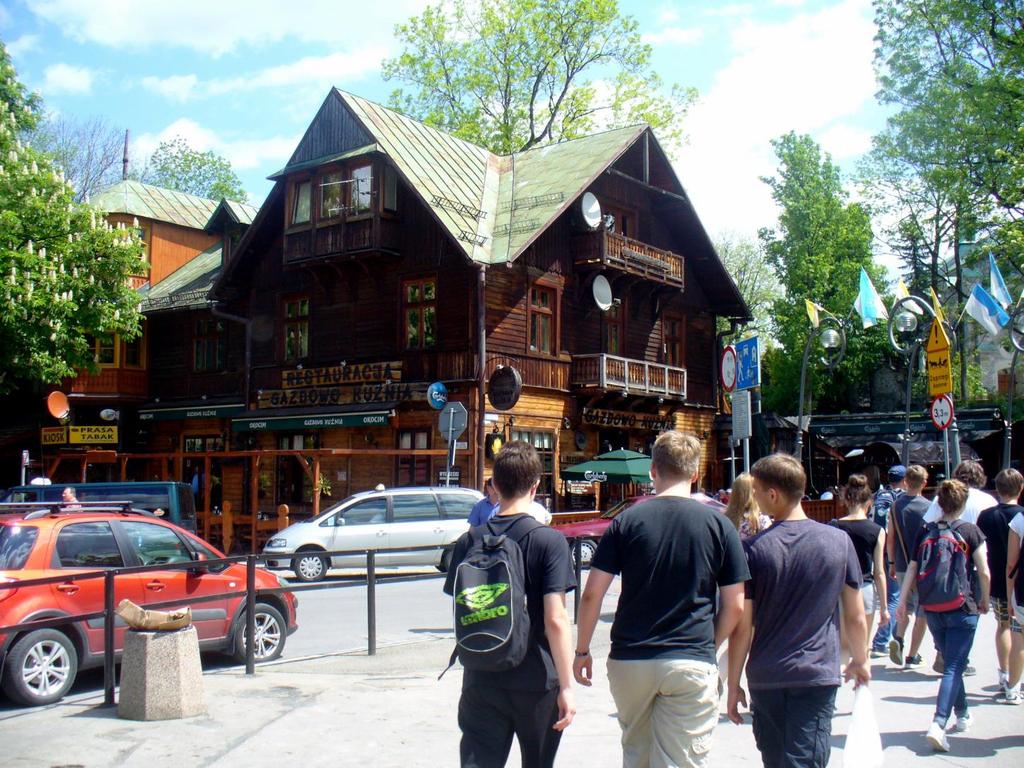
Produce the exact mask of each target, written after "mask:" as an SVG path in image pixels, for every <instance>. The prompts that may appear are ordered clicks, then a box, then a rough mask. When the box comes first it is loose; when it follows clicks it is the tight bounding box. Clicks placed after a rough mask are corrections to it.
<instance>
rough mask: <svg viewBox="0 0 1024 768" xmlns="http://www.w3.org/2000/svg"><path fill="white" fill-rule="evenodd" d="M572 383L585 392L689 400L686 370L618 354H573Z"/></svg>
mask: <svg viewBox="0 0 1024 768" xmlns="http://www.w3.org/2000/svg"><path fill="white" fill-rule="evenodd" d="M569 383H570V384H571V385H572V386H574V387H580V388H582V389H623V390H626V391H629V392H632V393H634V394H638V395H659V396H661V397H669V398H673V399H679V400H685V399H686V369H685V368H674V367H672V366H670V365H662V364H661V363H648V362H646V361H644V360H630V359H628V358H625V357H616V356H615V355H605V354H599V355H573V358H572V373H571V374H570V378H569Z"/></svg>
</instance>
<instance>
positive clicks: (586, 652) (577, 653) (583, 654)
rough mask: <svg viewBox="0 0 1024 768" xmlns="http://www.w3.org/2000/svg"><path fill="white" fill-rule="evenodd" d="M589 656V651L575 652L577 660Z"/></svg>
mask: <svg viewBox="0 0 1024 768" xmlns="http://www.w3.org/2000/svg"><path fill="white" fill-rule="evenodd" d="M589 655H590V651H576V656H577V658H583V657H585V656H589Z"/></svg>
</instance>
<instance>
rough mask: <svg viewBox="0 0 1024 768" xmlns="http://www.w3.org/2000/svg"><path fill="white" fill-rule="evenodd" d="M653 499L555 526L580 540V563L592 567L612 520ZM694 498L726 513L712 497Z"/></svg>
mask: <svg viewBox="0 0 1024 768" xmlns="http://www.w3.org/2000/svg"><path fill="white" fill-rule="evenodd" d="M653 498H654V496H653V495H646V496H630V497H629V498H628V499H623V500H622V501H620V502H619V503H618V504H616V505H615V506H614V507H612V508H611V509H609V510H608V511H607V512H605V513H603V514H602V515H601V516H600V517H595V518H594V519H593V520H584V521H583V522H582V523H568V524H566V525H558V526H555V530H556V531H559V532H560V533H562V534H563V535H564V536H565V537H566V538H567V539H576V538H578V539H580V562H581V564H582V565H584V566H587V565H590V561H591V559H593V557H594V553H595V552H596V551H597V542H598V541H600V540H601V537H602V536H603V535H604V532H605V531H606V530H608V526H609V525H611V524H612V520H614V519H615V517H616V516H617V515H618V514H620V513H621V512H624V511H626V510H627V509H629V508H630V507H632V506H633V505H634V504H639V503H640V502H642V501H649V500H650V499H653ZM693 498H694V499H696V500H697V501H700V502H702V503H704V504H707V505H708V506H709V507H711V508H712V509H716V510H719V511H723V512H724V511H725V505H724V504H722V503H721V502H718V501H715V500H714V499H713V498H711V497H710V496H705V495H704V494H702V493H698V494H694V497H693Z"/></svg>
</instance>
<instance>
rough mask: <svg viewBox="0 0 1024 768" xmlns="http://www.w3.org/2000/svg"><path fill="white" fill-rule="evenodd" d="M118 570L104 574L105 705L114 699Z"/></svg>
mask: <svg viewBox="0 0 1024 768" xmlns="http://www.w3.org/2000/svg"><path fill="white" fill-rule="evenodd" d="M116 575H117V572H116V571H112V570H111V571H107V572H106V573H104V574H103V706H105V707H112V706H114V704H115V701H114V617H115V614H114V577H115V576H116Z"/></svg>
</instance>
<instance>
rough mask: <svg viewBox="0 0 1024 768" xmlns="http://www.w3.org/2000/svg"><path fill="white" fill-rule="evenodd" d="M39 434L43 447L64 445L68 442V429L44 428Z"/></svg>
mask: <svg viewBox="0 0 1024 768" xmlns="http://www.w3.org/2000/svg"><path fill="white" fill-rule="evenodd" d="M39 432H40V434H39V442H41V443H42V444H43V445H64V444H65V443H66V442H67V441H68V428H67V427H43V428H42V429H41V430H39Z"/></svg>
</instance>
